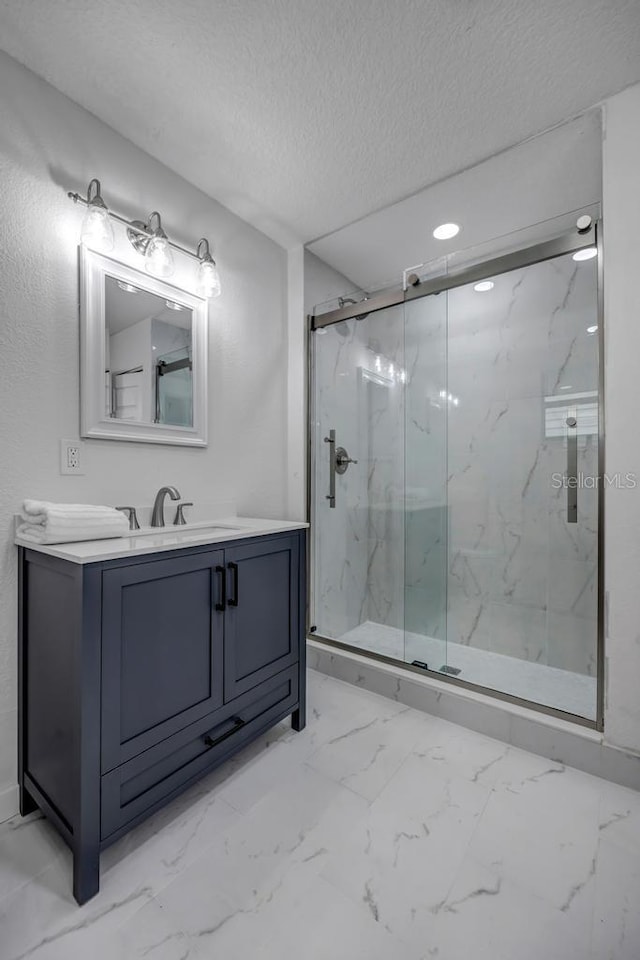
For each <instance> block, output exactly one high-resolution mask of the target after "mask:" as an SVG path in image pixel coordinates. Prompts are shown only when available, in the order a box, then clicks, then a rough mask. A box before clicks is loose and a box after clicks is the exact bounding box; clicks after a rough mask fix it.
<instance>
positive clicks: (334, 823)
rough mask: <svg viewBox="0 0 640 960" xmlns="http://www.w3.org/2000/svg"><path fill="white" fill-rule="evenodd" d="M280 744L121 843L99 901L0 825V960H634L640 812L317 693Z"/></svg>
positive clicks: (286, 726)
mask: <svg viewBox="0 0 640 960" xmlns="http://www.w3.org/2000/svg"><path fill="white" fill-rule="evenodd" d="M308 677H309V687H308V711H309V713H308V725H307V727H306V729H305V730H304V731H302V732H301V733H294V732H293V731H292V730H291V726H290V723H289V722H286V721H285V722H283V723H281V724H278V725H277V726H276V727H274V728H273V730H271V731H269V733H268V734H266V735H265V736H263V737H261V738H259V740H258V741H257V742H256V743H254V744H252V745H251V746H250V747H248V748H247V749H246V750H245V751H243V752H242V753H241V754H239V755H238V756H237V757H235V758H234V759H233V760H232V761H231V762H229V763H228V764H226V765H225V766H223V767H222V768H221V769H220V770H218V771H216V772H215V773H214V774H212V775H211V776H210V777H208V778H206V779H205V780H203V781H201V782H200V783H199V784H198V785H197V786H195V787H194V788H192V790H190V791H188V792H187V793H186V794H184V795H183V796H182V797H179V798H178V799H176V800H175V801H174V802H173V803H172V804H170V805H169V806H167V807H165V808H164V809H163V810H162V811H160V812H158V813H157V814H156V815H155V816H154V817H151V818H150V819H149V820H147V821H146V822H145V823H144V824H142V825H141V826H139V827H137V828H136V829H135V830H133V831H131V833H130V834H129V835H128V836H127V837H125V838H124V839H122V840H120V841H118V842H117V843H116V844H114V845H113V846H112V847H110V848H109V850H108V851H106V853H105V855H104V857H103V873H102V882H101V889H100V892H99V894H98V895H97V896H96V897H95V898H94V899H92V900H90V901H89V902H88V903H87V904H85V905H84V906H83V907H78V906H77V905H76V904H75V903H74V901H73V899H72V896H71V862H70V860H71V858H70V854H69V851H68V850H67V848H66V847H65V846H64V845H63V844H62V843H61V842H59V840H58V839H57V835H56V834H55V833H54V832H53V830H52V828H51V827H50V826H49V825H48V824H47V822H46V821H44V820H42V819H37V818H35V817H32V818H28V819H26V820H21V819H20V818H16V819H15V820H14V821H9V822H8V823H4V824H2V825H0V956H1V957H2V960H20V958H25V957H29V960H86V958H87V957H91V960H114V958H122V960H142V958H146V960H210V958H213V957H221V958H224V960H247V958H251V960H282V958H289V957H294V956H300V957H304V958H305V960H327V958H328V957H331V958H332V960H387V958H389V957H393V958H398V960H462V958H467V957H468V958H475V960H540V958H545V960H638V957H640V914H639V912H638V909H637V904H638V903H640V842H639V841H638V825H639V824H640V793H637V792H635V791H632V790H628V789H626V788H624V787H620V786H617V785H616V784H613V783H610V782H608V781H604V780H600V779H598V778H597V777H592V776H589V775H588V774H585V773H581V772H580V771H578V770H573V769H572V768H570V767H566V766H564V765H562V764H560V763H557V762H553V761H550V760H547V759H545V758H543V757H540V756H537V755H534V754H531V753H528V752H526V751H524V750H518V749H517V748H515V747H511V746H507V745H506V744H504V743H502V742H499V741H497V740H493V739H491V738H490V737H486V736H483V735H482V734H478V733H475V732H473V731H471V730H467V729H465V728H463V727H459V726H457V725H456V724H453V723H448V722H447V721H445V720H441V719H439V718H437V717H432V716H430V715H428V714H425V713H422V712H420V711H417V710H413V709H411V708H409V707H404V706H403V705H402V704H399V703H398V702H396V701H393V700H389V699H386V698H384V697H380V696H378V695H376V694H374V693H370V692H369V691H367V690H363V689H358V688H356V687H353V686H351V685H350V684H347V683H343V682H342V681H340V680H335V679H333V678H332V677H328V676H325V675H323V674H319V673H316V672H314V671H309V673H308Z"/></svg>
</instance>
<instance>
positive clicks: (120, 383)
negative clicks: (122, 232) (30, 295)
mask: <svg viewBox="0 0 640 960" xmlns="http://www.w3.org/2000/svg"><path fill="white" fill-rule="evenodd" d="M207 317H208V304H207V301H206V300H204V299H203V298H201V297H198V296H196V295H195V294H192V293H188V292H187V291H185V290H181V289H179V288H178V287H174V286H172V285H171V284H169V283H167V282H166V281H165V280H160V279H158V278H156V277H152V276H150V275H149V274H148V273H145V272H144V271H141V270H136V269H135V268H134V267H130V266H128V265H127V264H124V263H119V262H118V261H117V260H112V259H110V258H109V257H105V256H103V255H102V254H100V253H96V252H95V251H93V250H89V249H87V248H86V247H83V246H81V247H80V432H81V435H82V436H83V437H97V438H100V439H103V440H109V439H110V440H136V441H138V442H143V443H171V444H182V445H183V446H193V447H204V446H206V445H207V357H208V346H207V341H208V337H207V334H208V324H207Z"/></svg>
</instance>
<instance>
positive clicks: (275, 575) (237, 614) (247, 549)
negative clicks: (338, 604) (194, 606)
mask: <svg viewBox="0 0 640 960" xmlns="http://www.w3.org/2000/svg"><path fill="white" fill-rule="evenodd" d="M299 554H300V541H299V538H298V537H297V536H290V537H273V538H269V539H265V541H264V542H262V543H253V544H248V545H246V546H238V547H233V548H227V549H226V550H225V565H226V568H227V576H228V586H227V596H228V606H227V613H226V617H225V643H224V659H225V674H224V697H225V701H228V700H232V699H234V698H235V697H237V696H239V695H240V694H243V693H245V692H246V691H247V690H250V689H251V688H252V687H255V686H256V685H257V684H259V683H262V682H263V680H265V679H266V678H267V677H269V676H272V675H273V674H275V673H279V672H280V671H281V670H284V669H285V668H286V667H289V666H291V665H292V664H294V663H296V662H297V660H298V657H299V646H300V635H299V634H300V624H301V617H300V601H299V577H300V563H299Z"/></svg>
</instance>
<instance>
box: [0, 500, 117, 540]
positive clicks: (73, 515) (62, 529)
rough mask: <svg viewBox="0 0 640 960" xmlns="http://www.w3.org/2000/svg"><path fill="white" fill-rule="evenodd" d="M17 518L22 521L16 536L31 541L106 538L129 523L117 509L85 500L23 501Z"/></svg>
mask: <svg viewBox="0 0 640 960" xmlns="http://www.w3.org/2000/svg"><path fill="white" fill-rule="evenodd" d="M21 517H22V520H23V521H24V522H23V523H21V524H19V525H18V529H17V531H16V532H17V535H18V536H19V537H21V538H22V539H24V540H29V541H31V542H32V543H74V542H76V541H78V540H106V539H109V538H111V537H124V536H126V535H127V533H128V532H129V522H128V520H127V518H126V517H125V515H124V514H123V513H122V512H121V511H120V510H116V509H115V508H114V507H102V506H94V505H93V504H88V503H86V504H85V503H49V502H48V501H47V500H25V501H24V503H23V505H22V513H21Z"/></svg>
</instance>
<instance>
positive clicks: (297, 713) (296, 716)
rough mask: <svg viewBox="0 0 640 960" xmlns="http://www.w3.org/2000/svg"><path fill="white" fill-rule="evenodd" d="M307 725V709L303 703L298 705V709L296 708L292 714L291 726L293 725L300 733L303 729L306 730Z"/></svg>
mask: <svg viewBox="0 0 640 960" xmlns="http://www.w3.org/2000/svg"><path fill="white" fill-rule="evenodd" d="M306 725H307V717H306V713H305V709H304V707H303V706H302V705H301V706H299V707H298V709H297V710H294V711H293V713H292V714H291V726H292V727H293V729H294V730H296V731H297V732H298V733H299V732H300V731H301V730H304V728H305V727H306Z"/></svg>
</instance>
